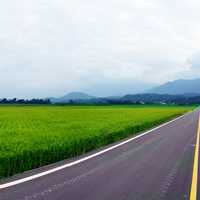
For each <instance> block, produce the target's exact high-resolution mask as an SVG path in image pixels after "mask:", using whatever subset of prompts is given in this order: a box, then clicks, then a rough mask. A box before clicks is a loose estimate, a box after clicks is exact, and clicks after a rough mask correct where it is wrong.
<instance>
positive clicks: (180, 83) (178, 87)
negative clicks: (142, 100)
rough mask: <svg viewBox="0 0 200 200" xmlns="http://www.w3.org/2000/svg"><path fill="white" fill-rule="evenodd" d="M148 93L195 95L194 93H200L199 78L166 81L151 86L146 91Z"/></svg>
mask: <svg viewBox="0 0 200 200" xmlns="http://www.w3.org/2000/svg"><path fill="white" fill-rule="evenodd" d="M148 93H156V94H171V95H177V94H184V95H189V96H195V95H196V94H200V79H193V80H184V79H179V80H175V81H171V82H167V83H165V84H163V85H160V86H158V87H155V88H152V89H151V90H149V91H148Z"/></svg>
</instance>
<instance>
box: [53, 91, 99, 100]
mask: <svg viewBox="0 0 200 200" xmlns="http://www.w3.org/2000/svg"><path fill="white" fill-rule="evenodd" d="M94 98H95V97H94V96H91V95H88V94H86V93H83V92H71V93H69V94H66V95H64V96H62V97H60V98H50V101H51V102H52V103H68V102H70V101H74V100H76V101H77V100H89V99H94Z"/></svg>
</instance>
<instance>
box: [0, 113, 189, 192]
mask: <svg viewBox="0 0 200 200" xmlns="http://www.w3.org/2000/svg"><path fill="white" fill-rule="evenodd" d="M190 113H191V112H188V113H187V114H185V115H182V116H180V117H177V118H175V119H173V120H171V121H169V122H166V123H164V124H161V125H160V126H157V127H155V128H153V129H151V130H149V131H146V132H144V133H142V134H140V135H138V136H134V137H132V138H130V139H127V140H125V141H123V142H121V143H119V144H116V145H113V146H111V147H109V148H106V149H104V150H102V151H99V152H97V153H94V154H92V155H90V156H87V157H84V158H82V159H79V160H76V161H74V162H71V163H67V164H64V165H62V166H59V167H56V168H53V169H50V170H47V171H44V172H40V173H38V174H35V175H31V176H28V177H25V178H22V179H18V180H15V181H12V182H8V183H5V184H2V185H0V189H5V188H8V187H11V186H15V185H18V184H21V183H25V182H28V181H32V180H34V179H37V178H40V177H42V176H46V175H48V174H52V173H54V172H57V171H60V170H62V169H65V168H69V167H72V166H75V165H77V164H80V163H82V162H85V161H87V160H90V159H92V158H94V157H97V156H99V155H102V154H104V153H106V152H108V151H111V150H113V149H116V148H118V147H120V146H122V145H124V144H127V143H129V142H131V141H133V140H136V139H138V138H140V137H142V136H144V135H146V134H148V133H151V132H153V131H155V130H157V129H160V128H162V127H164V126H166V125H168V124H170V123H172V122H174V121H176V120H178V119H180V118H183V117H185V116H186V115H188V114H190Z"/></svg>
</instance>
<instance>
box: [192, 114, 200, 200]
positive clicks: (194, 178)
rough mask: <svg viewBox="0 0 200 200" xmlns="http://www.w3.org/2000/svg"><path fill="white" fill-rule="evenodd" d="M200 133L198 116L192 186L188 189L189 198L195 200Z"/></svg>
mask: <svg viewBox="0 0 200 200" xmlns="http://www.w3.org/2000/svg"><path fill="white" fill-rule="evenodd" d="M199 135H200V116H199V122H198V132H197V141H196V147H195V154H194V166H193V175H192V186H191V191H190V200H197V189H198V188H197V186H198V164H199V161H198V160H199V137H200V136H199Z"/></svg>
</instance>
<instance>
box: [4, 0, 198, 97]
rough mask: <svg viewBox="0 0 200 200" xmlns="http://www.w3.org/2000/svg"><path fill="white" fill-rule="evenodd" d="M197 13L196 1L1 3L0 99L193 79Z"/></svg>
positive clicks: (31, 0) (39, 0)
mask: <svg viewBox="0 0 200 200" xmlns="http://www.w3.org/2000/svg"><path fill="white" fill-rule="evenodd" d="M199 9H200V3H199V1H198V0H190V1H186V0H168V1H165V0H160V1H158V0H148V1H146V0H134V1H132V0H110V1H106V0H101V1H99V0H84V1H81V0H73V1H69V0H67V1H65V0H28V1H27V0H20V1H17V0H7V1H2V2H1V3H0V27H1V31H0V75H1V77H0V91H1V95H0V96H27V97H31V96H52V95H61V94H62V93H65V92H69V91H71V90H87V89H88V88H90V90H91V91H95V87H96V93H97V94H98V91H99V93H101V94H103V90H104V88H105V87H107V88H106V89H105V91H113V93H116V94H119V93H121V91H123V90H125V89H127V88H128V86H127V85H128V84H130V85H131V84H134V83H137V84H139V83H140V84H139V85H141V87H143V86H144V85H145V83H150V84H155V83H160V82H164V81H167V80H173V79H176V78H180V75H181V76H182V77H191V78H192V77H196V74H197V73H196V70H197V69H194V67H191V66H192V65H194V64H191V62H192V63H194V62H195V66H196V68H198V63H200V61H199V59H198V56H196V57H197V58H195V59H194V58H193V57H194V55H199V54H198V52H200V47H199V44H200V37H199V35H200V25H199V22H198V20H199V18H200V13H199ZM191 60H192V61H191ZM194 60H195V61H194ZM102 82H104V83H106V86H105V85H104V84H103V85H102V84H101V83H102ZM118 83H121V84H118ZM127 83H128V84H127ZM141 83H142V84H141ZM143 83H144V84H143ZM116 86H117V87H116ZM120 86H121V87H120ZM91 88H92V89H91ZM108 88H109V89H108ZM129 90H130V92H131V87H130V88H129ZM132 92H134V87H133V90H132ZM105 93H106V92H105ZM106 94H107V93H106Z"/></svg>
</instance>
